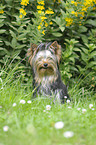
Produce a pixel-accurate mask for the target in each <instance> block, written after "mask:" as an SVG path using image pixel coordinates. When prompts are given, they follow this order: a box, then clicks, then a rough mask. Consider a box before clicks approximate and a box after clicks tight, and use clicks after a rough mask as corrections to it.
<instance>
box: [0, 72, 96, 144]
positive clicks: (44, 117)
mask: <svg viewBox="0 0 96 145" xmlns="http://www.w3.org/2000/svg"><path fill="white" fill-rule="evenodd" d="M9 76H10V75H9ZM11 79H12V78H11ZM5 81H6V82H7V83H6V82H3V84H4V86H3V89H0V106H2V108H0V145H96V104H95V103H96V100H95V98H96V96H95V93H94V92H90V91H88V90H84V91H82V89H78V88H77V87H76V86H74V87H72V89H70V90H69V93H70V96H71V98H72V101H71V103H69V104H67V103H65V104H62V105H60V104H53V103H52V101H51V100H50V99H48V98H44V97H41V98H36V99H34V100H33V101H32V103H31V104H28V103H27V101H28V100H31V95H32V89H31V87H30V86H31V85H30V83H31V79H30V80H29V81H28V82H27V83H26V84H24V83H23V82H22V81H20V80H19V79H17V80H14V81H12V82H11V81H10V78H7V80H6V79H5ZM21 99H24V100H25V101H26V103H25V104H20V100H21ZM13 103H16V104H17V105H16V106H15V107H13ZM89 104H93V105H94V107H93V108H95V110H92V109H90V108H89ZM46 105H51V109H50V110H49V111H47V110H46ZM68 106H71V108H68ZM77 108H81V109H80V110H79V111H78V110H77ZM82 109H86V112H85V113H82ZM44 110H45V112H44ZM58 121H62V122H64V127H63V128H62V129H56V128H55V127H54V125H55V123H56V122H58ZM6 125H7V126H8V127H9V129H8V131H7V132H4V130H3V127H4V126H6ZM66 131H72V132H74V136H73V137H71V138H65V137H64V135H63V134H64V132H66Z"/></svg>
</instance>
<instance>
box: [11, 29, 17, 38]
mask: <svg viewBox="0 0 96 145" xmlns="http://www.w3.org/2000/svg"><path fill="white" fill-rule="evenodd" d="M10 34H11V36H12V37H13V38H15V39H16V34H15V33H14V32H13V31H12V30H10Z"/></svg>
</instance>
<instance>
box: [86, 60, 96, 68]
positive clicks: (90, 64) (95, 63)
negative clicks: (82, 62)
mask: <svg viewBox="0 0 96 145" xmlns="http://www.w3.org/2000/svg"><path fill="white" fill-rule="evenodd" d="M94 65H96V62H95V61H91V62H90V63H89V64H88V65H87V68H91V67H93V66H94Z"/></svg>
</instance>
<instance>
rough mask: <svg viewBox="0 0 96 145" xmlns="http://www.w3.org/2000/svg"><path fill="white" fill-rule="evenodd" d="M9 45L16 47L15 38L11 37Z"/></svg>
mask: <svg viewBox="0 0 96 145" xmlns="http://www.w3.org/2000/svg"><path fill="white" fill-rule="evenodd" d="M11 45H12V47H13V48H14V49H15V48H16V45H17V40H16V39H15V38H13V39H12V41H11Z"/></svg>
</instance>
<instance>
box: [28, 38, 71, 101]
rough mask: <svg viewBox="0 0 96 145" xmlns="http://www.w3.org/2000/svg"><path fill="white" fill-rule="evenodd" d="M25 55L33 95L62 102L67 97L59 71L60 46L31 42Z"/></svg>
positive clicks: (54, 43)
mask: <svg viewBox="0 0 96 145" xmlns="http://www.w3.org/2000/svg"><path fill="white" fill-rule="evenodd" d="M27 56H28V57H29V63H30V65H31V67H32V72H33V88H34V89H35V92H34V94H33V95H34V96H36V94H37V95H42V96H48V97H49V98H52V97H53V98H54V102H55V101H56V100H57V102H60V103H64V100H65V98H69V95H68V93H67V88H66V86H65V85H64V84H63V82H62V80H61V76H60V71H59V63H60V59H61V46H60V45H59V44H58V43H57V41H54V42H53V43H51V42H49V43H41V44H40V45H38V46H37V45H36V44H31V48H29V49H28V52H27Z"/></svg>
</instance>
